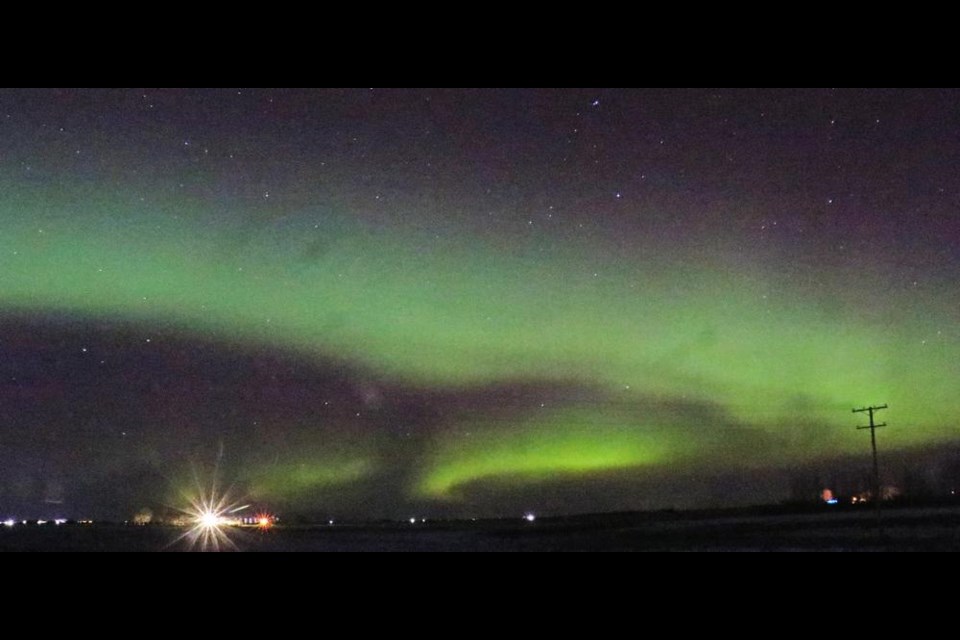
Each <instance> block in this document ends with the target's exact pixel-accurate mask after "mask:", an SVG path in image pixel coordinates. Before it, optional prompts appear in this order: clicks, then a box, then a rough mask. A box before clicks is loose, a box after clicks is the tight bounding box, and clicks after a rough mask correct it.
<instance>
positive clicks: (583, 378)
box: [0, 180, 960, 499]
mask: <svg viewBox="0 0 960 640" xmlns="http://www.w3.org/2000/svg"><path fill="white" fill-rule="evenodd" d="M2 186H3V189H4V193H5V197H4V201H3V205H2V206H3V210H2V211H0V219H2V220H3V235H2V237H0V274H2V275H0V279H2V280H0V282H2V286H0V304H2V306H3V308H5V309H7V310H8V311H10V312H27V313H42V312H57V313H69V314H75V315H78V316H81V317H89V318H98V317H106V318H118V319H122V320H125V321H131V322H134V323H138V324H141V325H142V326H143V327H144V328H145V330H149V328H150V327H158V326H159V327H165V328H175V329H178V330H183V331H189V332H194V333H199V334H202V335H206V336H212V337H215V338H216V339H218V340H221V341H224V342H227V343H229V342H234V341H235V342H242V343H254V344H262V345H265V346H269V347H276V348H282V349H292V350H295V351H296V352H298V353H301V354H305V355H308V356H310V355H313V356H317V357H330V356H333V357H337V358H340V359H342V360H346V361H349V362H352V363H355V364H356V366H358V367H363V368H365V369H366V370H370V371H374V372H376V374H377V375H380V376H383V377H384V378H391V377H392V378H396V379H399V380H402V381H404V382H405V383H407V384H411V385H423V386H431V385H434V386H443V387H457V386H466V385H478V384H485V383H491V382H496V381H510V380H574V381H577V382H581V383H583V384H585V385H593V386H597V387H599V388H601V389H603V390H604V393H606V394H608V395H609V396H610V397H615V398H616V399H617V400H618V403H614V404H613V405H611V406H607V405H605V404H604V403H602V402H601V403H595V404H592V405H589V406H569V407H563V408H559V409H558V408H549V409H548V410H546V411H544V412H543V413H542V414H539V415H530V416H527V417H523V418H518V419H517V420H516V422H515V423H513V424H509V425H504V424H497V425H495V426H492V427H489V426H488V427H487V428H484V427H483V426H482V425H481V426H479V427H477V425H471V418H469V417H467V418H464V422H463V424H462V425H458V428H457V429H456V430H452V431H451V432H449V433H442V434H435V435H434V436H432V440H431V442H430V443H428V444H427V447H426V450H425V453H424V454H423V458H422V466H421V468H419V469H418V473H417V474H415V480H414V481H412V483H411V486H410V487H408V491H409V492H410V495H412V496H425V497H431V498H446V499H455V497H456V489H457V487H458V486H460V485H463V484H465V483H469V482H473V481H477V480H482V479H485V478H495V477H510V478H516V479H517V481H518V482H538V481H540V480H541V479H543V478H544V477H547V476H556V475H558V474H578V473H584V472H591V471H597V470H609V469H630V468H637V467H643V466H645V465H651V464H663V463H665V462H666V461H669V460H676V459H697V458H700V459H704V460H712V461H713V462H714V463H716V464H719V465H724V464H726V465H730V466H734V465H738V464H753V463H757V464H759V459H760V458H761V457H762V459H763V460H764V461H765V462H766V463H772V464H776V463H783V464H786V463H789V462H794V461H796V460H797V459H805V458H807V459H809V458H812V457H814V456H817V455H822V454H824V453H826V452H830V453H833V454H843V453H852V452H861V451H862V450H863V447H864V444H865V442H864V437H863V433H859V432H856V431H855V430H854V429H853V427H854V426H855V425H856V424H857V422H856V417H854V416H851V414H850V409H851V408H852V407H854V406H860V405H863V404H868V403H871V402H887V403H889V404H890V406H891V410H890V411H889V412H888V413H889V416H887V415H885V416H884V417H885V418H888V419H889V420H890V422H891V423H895V424H896V425H897V427H898V428H896V429H893V428H891V429H887V430H885V433H884V434H883V437H884V439H885V441H886V443H887V444H888V446H900V447H906V446H914V445H921V444H926V443H931V442H936V441H939V440H946V439H951V438H953V437H955V435H956V427H955V426H954V422H953V420H954V417H955V416H956V415H957V414H958V412H960V396H958V394H957V393H956V385H955V380H957V379H958V374H960V346H958V345H960V339H958V338H960V336H958V325H957V323H956V300H954V299H952V298H950V297H945V296H944V295H943V291H944V288H943V287H941V286H938V283H934V284H932V285H929V286H927V287H926V288H925V289H923V290H920V291H905V290H901V289H900V288H897V287H895V286H893V285H892V284H890V283H891V282H892V280H893V276H892V275H891V271H890V270H888V268H887V266H885V265H884V264H883V263H881V262H876V263H874V264H872V265H869V266H868V267H867V268H865V267H864V266H863V264H864V263H863V261H862V256H856V257H851V259H850V260H849V261H844V260H843V259H842V257H838V258H837V259H836V260H835V261H833V262H832V263H831V264H820V263H818V262H817V261H816V260H811V261H809V262H807V263H790V264H789V266H787V267H782V268H780V269H777V268H776V267H774V266H772V264H771V261H770V260H768V259H767V257H765V256H762V255H753V256H751V254H750V253H749V250H748V251H746V252H735V251H732V250H731V249H730V247H731V246H732V244H731V242H727V241H725V240H723V239H722V238H719V239H714V240H711V241H703V242H702V243H701V244H700V245H695V244H693V243H691V244H690V245H689V246H687V247H683V248H680V249H677V250H671V251H666V250H661V249H658V248H657V246H656V242H655V241H654V240H653V239H651V242H650V243H649V246H647V247H643V248H640V249H637V250H636V251H632V252H626V251H623V250H621V249H619V248H618V247H617V246H616V244H615V243H613V242H609V241H608V240H605V239H604V238H603V236H602V235H599V236H598V235H594V236H592V237H587V238H576V237H572V236H569V235H561V234H555V235H554V236H553V237H552V238H551V239H543V240H540V241H534V240H529V239H523V238H514V239H498V238H494V237H490V236H483V235H482V234H479V233H471V232H470V231H469V230H466V229H465V230H463V232H462V233H459V234H457V235H454V236H444V237H442V238H437V237H436V236H435V235H434V234H433V233H432V232H431V231H429V230H425V229H418V228H416V227H414V226H413V225H410V226H407V227H402V226H400V225H393V226H387V225H383V224H379V225H373V224H369V223H363V222H360V221H358V220H356V219H354V218H351V217H350V216H348V215H347V214H346V212H344V211H333V210H315V211H301V212H297V213H295V214H291V215H290V216H288V217H286V218H282V219H276V220H257V219H256V218H255V217H250V218H248V219H247V220H246V222H244V223H234V224H229V223H224V222H222V218H221V217H218V215H217V214H218V213H220V212H218V211H217V210H215V209H214V208H213V207H211V206H210V205H208V204H205V203H204V202H202V201H199V200H194V201H189V200H187V199H186V198H178V199H169V200H167V201H165V202H164V201H163V200H162V199H160V198H157V199H154V200H153V201H149V200H148V201H147V202H140V201H139V198H137V197H135V196H133V195H131V194H124V193H122V192H120V193H118V192H114V193H113V194H112V195H109V196H108V195H105V194H104V192H103V191H102V190H98V189H97V188H95V187H93V186H87V187H84V186H82V185H81V186H71V187H60V188H59V189H57V190H54V189H50V188H44V189H41V190H35V189H33V188H32V187H31V186H30V185H28V184H23V183H19V182H17V181H12V180H7V181H5V182H4V184H3V185H2ZM598 256H599V257H598ZM811 283H816V287H814V286H812V284H811ZM825 292H826V293H825ZM651 398H660V399H664V400H669V399H675V400H677V401H683V402H689V403H699V404H703V405H704V406H710V407H713V408H714V409H715V411H716V415H718V416H720V418H721V419H722V420H723V421H725V422H726V423H727V424H728V425H736V428H737V429H739V430H740V432H743V431H744V430H745V431H746V432H748V433H754V434H755V435H756V436H757V437H758V438H762V439H763V440H764V442H769V441H773V442H779V443H780V445H778V446H770V447H766V448H764V449H763V450H762V452H759V453H758V452H756V451H753V450H752V449H751V446H750V444H749V442H750V439H749V438H747V437H745V438H742V446H736V447H733V446H726V445H724V443H723V441H722V440H720V439H718V438H717V436H703V435H696V434H695V433H693V432H691V430H690V429H689V428H688V427H689V425H684V424H678V425H671V424H668V423H667V424H665V423H663V422H662V420H663V419H664V418H663V416H659V417H658V418H657V420H658V422H657V423H655V424H651V423H649V422H647V421H645V419H644V418H643V416H638V415H637V414H636V412H635V411H626V410H624V409H622V406H623V403H624V402H626V403H627V404H629V403H630V402H631V401H634V400H635V401H636V402H638V403H641V404H642V403H643V402H647V401H649V399H651ZM678 419H679V420H682V418H678ZM798 423H799V424H800V425H801V426H800V428H803V425H804V424H806V425H810V433H811V434H814V435H812V436H811V437H810V438H801V439H800V441H799V442H791V441H790V440H789V439H785V438H784V437H783V436H782V431H783V429H784V425H797V424H798ZM794 428H796V427H794ZM471 430H472V431H476V432H477V435H476V436H473V437H470V438H466V437H464V436H462V435H460V434H462V433H463V432H465V431H471ZM738 442H739V441H738ZM761 454H762V455H761ZM375 466H376V461H375V459H374V458H373V457H372V453H371V452H360V453H358V457H355V458H351V459H345V460H342V461H336V463H333V462H331V461H330V460H329V459H326V460H325V459H324V458H323V456H318V457H317V458H316V459H315V460H310V461H302V462H297V463H296V464H290V465H281V466H279V467H276V468H271V470H270V471H269V472H266V471H265V472H264V474H266V475H263V474H260V475H259V476H258V475H257V473H256V472H255V473H254V476H255V477H257V478H259V479H258V480H257V481H256V482H255V483H254V484H258V486H260V487H261V488H262V490H263V491H266V492H271V491H272V492H277V493H284V492H288V493H298V492H302V491H304V490H308V489H310V488H312V487H318V486H329V485H332V484H335V483H337V482H343V483H350V482H353V481H356V480H357V479H359V478H362V477H366V476H368V475H370V474H371V473H373V469H374V468H375Z"/></svg>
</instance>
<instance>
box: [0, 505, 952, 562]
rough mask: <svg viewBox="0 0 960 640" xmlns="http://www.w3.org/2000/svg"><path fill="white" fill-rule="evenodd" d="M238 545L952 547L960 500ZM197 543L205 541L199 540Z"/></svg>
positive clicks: (127, 532)
mask: <svg viewBox="0 0 960 640" xmlns="http://www.w3.org/2000/svg"><path fill="white" fill-rule="evenodd" d="M183 532H184V530H183V529H177V528H173V527H163V526H141V527H138V526H133V525H100V524H94V525H71V524H66V525H61V526H52V525H46V526H40V527H38V526H32V527H30V526H16V527H12V528H7V527H0V551H184V550H188V549H190V548H191V545H189V544H188V542H187V541H186V540H180V541H176V539H177V538H178V536H181V535H182V534H183ZM227 532H228V535H229V537H230V540H231V544H232V545H233V546H234V547H235V550H239V551H954V550H960V507H924V508H901V509H896V510H889V511H887V512H885V514H884V528H883V535H878V532H877V529H876V521H875V519H874V515H873V512H872V511H869V510H864V509H854V510H835V511H834V510H818V511H808V512H805V513H783V512H770V511H767V512H762V511H759V512H758V511H757V510H754V511H748V512H742V511H741V512H658V513H631V514H603V515H589V516H577V517H567V518H547V519H539V520H537V521H536V522H532V523H530V522H525V521H522V520H520V519H517V520H481V521H475V522H472V521H450V522H434V523H430V522H427V523H425V524H424V523H418V524H416V525H411V524H407V523H404V524H400V523H376V524H356V525H350V524H344V525H339V524H338V525H333V526H328V525H317V526H277V527H274V528H272V529H271V530H269V531H265V532H259V531H257V530H254V529H233V528H231V529H228V530H227ZM193 548H194V549H196V548H199V545H194V546H193Z"/></svg>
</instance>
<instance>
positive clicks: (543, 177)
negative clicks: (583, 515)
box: [0, 89, 960, 517]
mask: <svg viewBox="0 0 960 640" xmlns="http://www.w3.org/2000/svg"><path fill="white" fill-rule="evenodd" d="M958 166H960V92H958V91H955V90H845V89H820V90H683V89H668V90H649V89H641V90H607V89H603V90H597V89H589V90H588V89H565V90H380V89H352V90H273V89H270V90H268V89H218V90H197V89H184V90H170V89H164V90H154V89H148V90H142V89H132V90H29V91H27V90H2V91H0V517H8V516H9V517H16V516H20V515H23V516H25V517H26V516H30V517H61V516H62V517H86V516H87V515H95V516H100V515H107V516H109V517H128V516H129V515H131V514H132V513H133V511H134V510H136V509H138V508H141V507H144V506H148V507H151V508H154V509H156V508H160V507H162V506H176V505H178V504H179V503H180V502H181V501H182V500H181V498H182V496H183V493H184V487H189V486H190V485H191V483H192V482H195V480H194V478H195V476H202V477H208V476H209V475H210V474H212V473H213V472H212V471H211V469H213V468H214V467H216V468H217V471H216V473H217V474H218V478H219V482H220V484H221V485H222V486H224V487H231V491H232V492H233V493H234V494H235V495H236V496H237V497H242V498H245V499H249V500H251V501H255V502H257V503H258V504H263V505H269V506H270V507H271V508H273V509H275V510H279V511H283V512H304V513H317V514H327V513H329V514H336V515H337V516H344V517H347V516H349V517H405V516H407V515H413V514H418V515H419V514H426V515H431V516H440V515H442V516H479V515H504V516H511V517H512V516H515V515H518V514H521V513H523V512H524V511H527V510H532V511H535V512H537V513H570V512H583V511H597V510H612V509H635V508H666V507H691V506H722V505H733V504H744V503H752V502H771V501H777V500H782V499H784V498H786V497H788V493H789V487H790V483H791V482H792V481H793V480H795V478H796V477H797V476H798V474H799V475H804V474H807V475H809V473H813V471H810V470H815V472H816V473H822V474H825V477H830V474H831V473H834V470H836V469H838V468H844V469H854V470H855V471H856V470H858V469H861V468H862V469H866V468H867V467H868V466H869V459H868V456H869V437H868V436H867V434H866V432H864V431H857V430H856V429H855V428H854V427H856V426H857V425H858V424H862V419H863V415H862V414H857V415H854V414H852V413H851V409H852V408H854V407H859V406H863V405H868V404H877V403H888V404H889V405H890V409H889V410H887V411H885V412H883V413H882V414H880V416H879V418H882V419H884V420H886V421H888V422H889V423H890V426H889V427H887V428H885V429H882V430H881V431H879V432H878V439H879V441H880V444H881V464H882V465H884V468H885V469H886V470H888V472H892V471H893V470H895V469H899V468H900V467H898V466H897V465H898V464H900V463H899V462H898V461H901V460H911V461H914V462H915V463H916V464H918V465H921V466H923V467H924V468H927V469H936V468H939V467H938V466H937V465H940V464H942V463H943V461H944V460H945V459H950V457H951V456H957V455H958V447H957V444H956V443H957V441H958V438H957V436H958V433H960V432H958V425H957V417H958V415H960V394H958V393H957V390H958V387H957V381H958V380H960V324H958V322H957V320H958V312H960V289H958V287H957V282H958V280H960V173H958V169H957V168H958ZM918 461H919V462H918ZM901 467H902V465H901ZM857 472H858V471H857Z"/></svg>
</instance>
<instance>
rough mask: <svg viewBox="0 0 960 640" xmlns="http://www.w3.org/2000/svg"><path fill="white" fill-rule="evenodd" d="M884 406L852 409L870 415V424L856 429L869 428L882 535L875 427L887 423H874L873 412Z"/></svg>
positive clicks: (875, 492) (877, 508) (874, 498)
mask: <svg viewBox="0 0 960 640" xmlns="http://www.w3.org/2000/svg"><path fill="white" fill-rule="evenodd" d="M886 408H887V405H885V404H881V405H879V406H870V407H862V408H860V409H854V410H853V412H854V413H864V412H866V413H867V415H869V416H870V424H869V425H867V426H865V427H857V429H870V445H871V446H872V447H873V501H874V503H875V504H876V505H877V506H876V510H877V532H878V533H879V534H880V535H883V521H882V520H881V516H880V502H881V501H882V500H883V495H882V494H881V493H880V465H879V464H877V429H879V428H880V427H885V426H887V423H886V422H882V423H880V424H875V423H874V421H873V414H874V412H876V411H880V410H881V409H886Z"/></svg>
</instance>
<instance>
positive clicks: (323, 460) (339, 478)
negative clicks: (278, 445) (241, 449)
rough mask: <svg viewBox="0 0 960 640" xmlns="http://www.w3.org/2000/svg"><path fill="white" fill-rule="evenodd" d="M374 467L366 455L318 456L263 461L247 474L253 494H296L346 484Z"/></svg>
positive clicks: (291, 495)
mask: <svg viewBox="0 0 960 640" xmlns="http://www.w3.org/2000/svg"><path fill="white" fill-rule="evenodd" d="M374 470H375V465H374V462H373V461H372V460H370V459H367V458H345V459H342V460H340V459H331V458H329V457H323V456H318V457H316V458H311V459H310V460H309V461H307V462H300V463H285V464H283V465H279V466H278V465H266V466H264V467H262V468H259V469H257V470H255V472H254V475H253V477H251V478H250V480H249V482H250V490H249V491H250V494H251V495H254V496H272V497H284V498H290V497H297V496H300V495H303V494H304V493H306V492H316V491H318V490H323V489H330V488H333V487H338V486H343V485H348V484H350V483H353V482H356V481H358V480H361V479H363V478H365V477H367V476H369V475H370V474H371V473H373V471H374Z"/></svg>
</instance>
